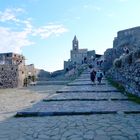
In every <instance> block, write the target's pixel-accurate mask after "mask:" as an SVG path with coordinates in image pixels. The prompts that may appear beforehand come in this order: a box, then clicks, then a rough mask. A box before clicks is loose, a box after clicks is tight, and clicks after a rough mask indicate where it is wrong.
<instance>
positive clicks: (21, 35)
mask: <svg viewBox="0 0 140 140" xmlns="http://www.w3.org/2000/svg"><path fill="white" fill-rule="evenodd" d="M24 12H25V10H24V9H22V8H15V9H8V8H7V9H6V10H4V11H3V12H1V11H0V23H3V22H4V23H13V24H8V25H7V26H6V25H5V26H6V27H7V28H6V27H3V26H0V52H15V53H21V51H22V48H23V47H26V46H30V45H32V44H35V42H32V41H31V40H30V37H34V36H37V37H38V39H39V37H40V38H41V39H47V38H48V37H50V36H52V35H55V36H59V35H61V34H63V33H65V32H67V31H68V29H67V28H65V27H64V26H63V25H62V24H53V23H51V24H47V25H45V26H40V27H35V26H33V24H32V19H31V18H26V19H23V18H20V17H18V15H19V14H21V13H24Z"/></svg>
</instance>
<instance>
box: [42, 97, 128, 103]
mask: <svg viewBox="0 0 140 140" xmlns="http://www.w3.org/2000/svg"><path fill="white" fill-rule="evenodd" d="M128 100H129V99H128V98H122V99H118V98H110V99H105V98H103V99H91V98H86V99H79V98H74V99H43V102H54V101H56V102H61V101H68V102H70V101H128Z"/></svg>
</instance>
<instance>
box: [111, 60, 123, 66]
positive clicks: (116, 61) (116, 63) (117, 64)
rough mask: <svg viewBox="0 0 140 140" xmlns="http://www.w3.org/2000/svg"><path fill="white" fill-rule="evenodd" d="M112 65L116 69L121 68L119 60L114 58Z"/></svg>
mask: <svg viewBox="0 0 140 140" xmlns="http://www.w3.org/2000/svg"><path fill="white" fill-rule="evenodd" d="M113 65H114V67H116V68H121V66H122V60H121V59H119V58H116V59H115V60H114V62H113Z"/></svg>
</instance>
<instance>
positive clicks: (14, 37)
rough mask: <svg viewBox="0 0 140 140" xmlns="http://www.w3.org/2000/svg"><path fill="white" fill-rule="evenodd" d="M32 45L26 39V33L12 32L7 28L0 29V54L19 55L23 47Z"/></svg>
mask: <svg viewBox="0 0 140 140" xmlns="http://www.w3.org/2000/svg"><path fill="white" fill-rule="evenodd" d="M32 44H33V42H31V41H30V40H29V39H28V32H26V31H21V32H14V31H11V30H10V29H9V28H5V27H0V52H15V53H21V49H22V48H23V47H25V46H29V45H32Z"/></svg>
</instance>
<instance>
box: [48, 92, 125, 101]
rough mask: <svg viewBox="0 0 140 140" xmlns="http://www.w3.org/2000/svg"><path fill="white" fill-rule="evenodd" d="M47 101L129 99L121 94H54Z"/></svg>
mask: <svg viewBox="0 0 140 140" xmlns="http://www.w3.org/2000/svg"><path fill="white" fill-rule="evenodd" d="M46 99H54V100H55V99H56V100H59V99H60V100H61V99H62V100H63V99H97V100H98V99H107V100H109V99H127V97H126V96H124V95H123V94H121V93H119V92H117V93H116V92H100V93H95V92H93V93H90V92H83V93H81V92H79V93H61V94H60V93H58V94H52V95H50V96H49V97H47V98H46Z"/></svg>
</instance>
